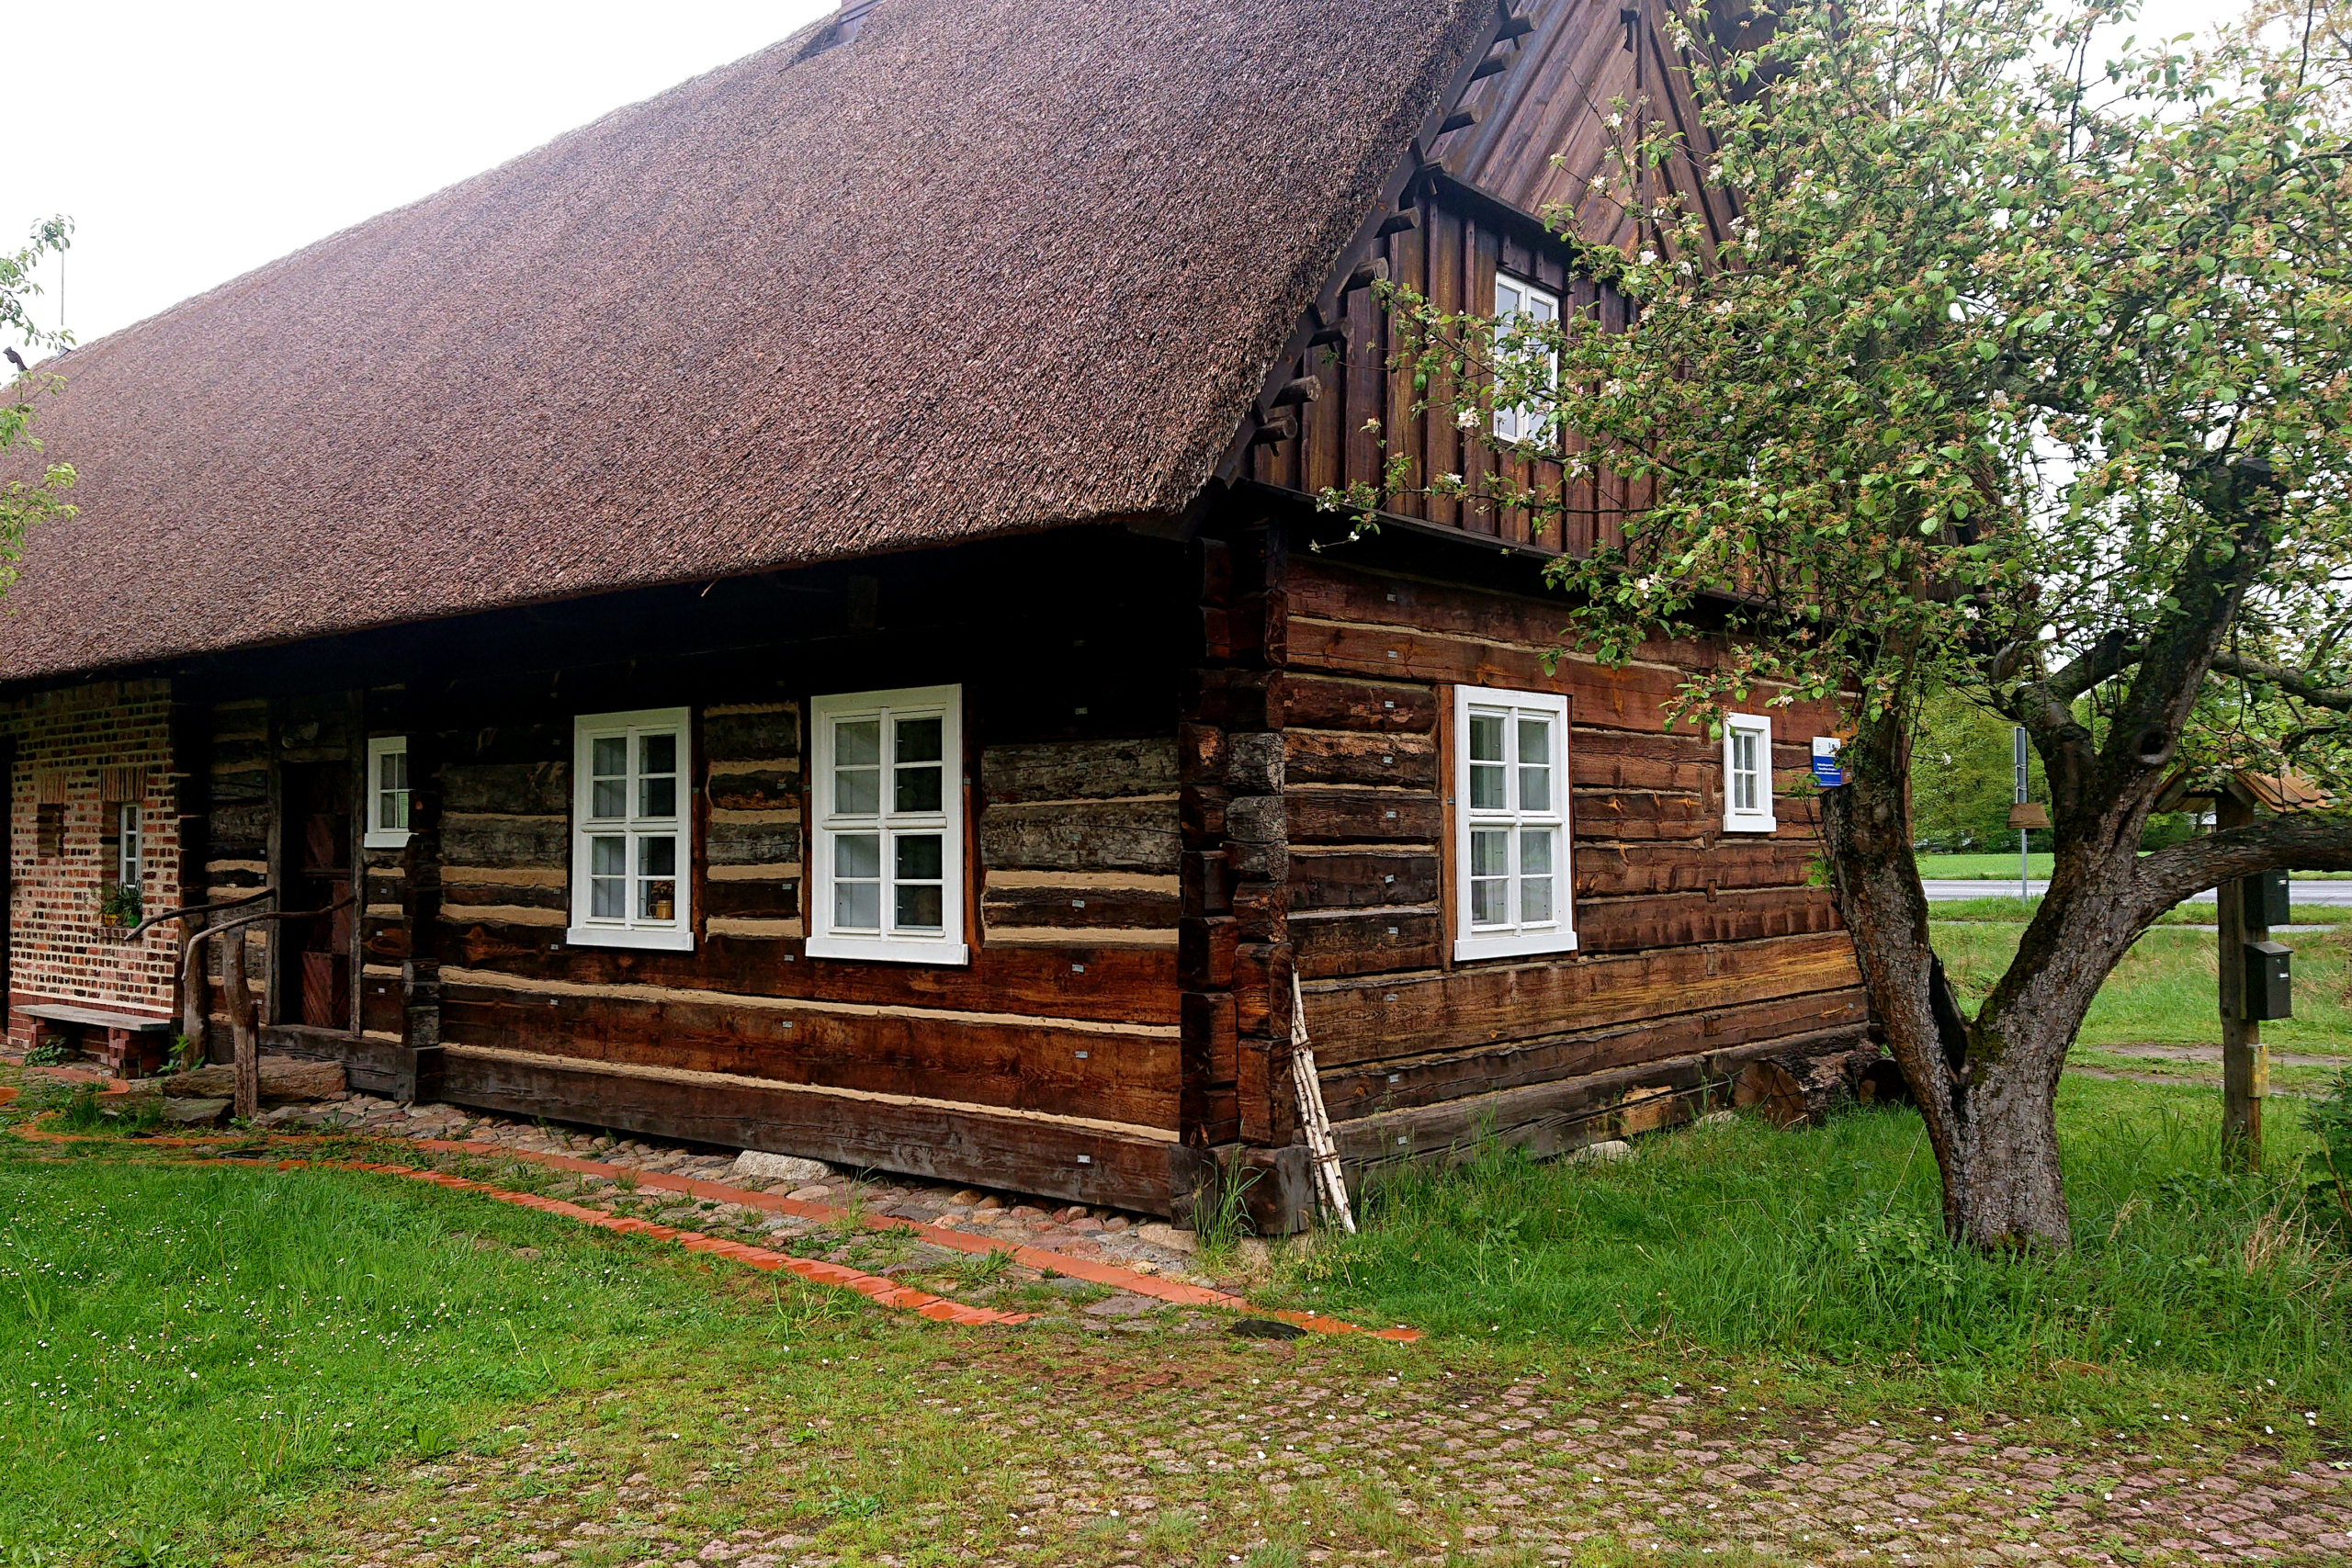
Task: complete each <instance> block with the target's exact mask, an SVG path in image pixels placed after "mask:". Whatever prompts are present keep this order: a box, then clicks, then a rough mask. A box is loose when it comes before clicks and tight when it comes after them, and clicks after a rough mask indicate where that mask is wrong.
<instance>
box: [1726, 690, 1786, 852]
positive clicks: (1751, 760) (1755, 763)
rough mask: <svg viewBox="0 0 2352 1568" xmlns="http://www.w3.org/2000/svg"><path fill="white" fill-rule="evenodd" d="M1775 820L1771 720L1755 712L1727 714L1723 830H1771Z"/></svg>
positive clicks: (1764, 831) (1740, 831)
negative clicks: (1773, 812)
mask: <svg viewBox="0 0 2352 1568" xmlns="http://www.w3.org/2000/svg"><path fill="white" fill-rule="evenodd" d="M1779 826H1780V824H1779V823H1777V822H1775V821H1773V820H1772V721H1771V720H1770V719H1769V718H1760V717H1758V716H1756V715H1755V714H1752V713H1734V714H1725V715H1724V832H1726V833H1770V832H1771V831H1773V830H1774V829H1776V828H1778V827H1779Z"/></svg>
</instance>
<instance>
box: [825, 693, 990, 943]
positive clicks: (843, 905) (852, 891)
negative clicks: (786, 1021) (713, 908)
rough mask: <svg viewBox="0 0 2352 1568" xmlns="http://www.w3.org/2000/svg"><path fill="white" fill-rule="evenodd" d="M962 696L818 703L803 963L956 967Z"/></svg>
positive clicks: (877, 696) (960, 928)
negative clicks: (874, 961)
mask: <svg viewBox="0 0 2352 1568" xmlns="http://www.w3.org/2000/svg"><path fill="white" fill-rule="evenodd" d="M963 705H964V696H963V688H962V687H960V686H923V687H918V688H915V689H912V690H909V691H903V692H859V693H855V694H849V695H842V696H829V697H819V698H817V699H816V700H815V702H813V703H812V704H811V705H809V731H810V736H811V739H812V740H813V742H814V747H815V752H816V756H815V784H816V804H815V831H814V833H813V834H812V835H811V837H812V840H813V842H812V843H811V845H810V851H811V854H810V858H811V860H812V861H813V864H812V866H811V868H810V871H811V875H810V877H809V905H810V908H809V915H810V922H809V954H810V955H811V956H812V957H817V958H880V959H888V960H893V961H896V962H899V963H902V964H963V963H967V962H968V960H969V952H968V950H967V947H966V945H965V942H964V811H963V768H962V761H961V759H962V757H963Z"/></svg>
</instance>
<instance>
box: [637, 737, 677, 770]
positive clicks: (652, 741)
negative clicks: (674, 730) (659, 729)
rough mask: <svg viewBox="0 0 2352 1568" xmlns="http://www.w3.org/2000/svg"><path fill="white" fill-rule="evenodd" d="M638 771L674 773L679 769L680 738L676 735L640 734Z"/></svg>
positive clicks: (638, 739)
mask: <svg viewBox="0 0 2352 1568" xmlns="http://www.w3.org/2000/svg"><path fill="white" fill-rule="evenodd" d="M637 771H638V772H639V773H676V772H677V771H678V738H677V737H676V736H675V735H671V734H662V735H640V736H639V737H638V738H637Z"/></svg>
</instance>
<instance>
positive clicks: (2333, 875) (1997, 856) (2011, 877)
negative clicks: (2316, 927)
mask: <svg viewBox="0 0 2352 1568" xmlns="http://www.w3.org/2000/svg"><path fill="white" fill-rule="evenodd" d="M1918 858H1919V874H1920V875H1921V876H1923V877H1928V878H1935V877H1948V878H1957V879H1962V880H1966V879H1968V878H1972V877H1983V878H1985V880H1986V881H1990V882H2000V881H2003V880H2005V879H2006V880H2007V881H2010V882H2015V881H2016V880H2017V879H2018V852H2017V851H2015V850H2010V851H2009V852H2007V853H2006V854H2005V853H2002V852H1998V851H1996V852H1993V853H1991V854H1981V855H1921V856H1919V857H1918ZM2052 858H2053V857H2052V856H2051V855H2049V854H2048V853H2046V852H2045V853H2036V854H2033V855H2030V856H2028V857H2027V860H2028V863H2030V865H2031V866H2032V867H2033V875H2032V878H2031V880H2034V881H2037V882H2039V881H2043V880H2046V879H2047V878H2048V877H2049V875H2050V867H2051V863H2052ZM2294 877H2295V880H2296V881H2298V882H2310V881H2340V880H2343V879H2344V878H2346V877H2352V872H2343V871H2299V872H2296V873H2295V874H2294Z"/></svg>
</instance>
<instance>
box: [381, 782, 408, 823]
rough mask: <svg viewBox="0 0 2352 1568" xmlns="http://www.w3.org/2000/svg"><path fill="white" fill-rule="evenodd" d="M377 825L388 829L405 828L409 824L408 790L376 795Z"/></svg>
mask: <svg viewBox="0 0 2352 1568" xmlns="http://www.w3.org/2000/svg"><path fill="white" fill-rule="evenodd" d="M376 826H377V827H379V828H386V829H404V828H406V827H407V826H408V792H407V791H406V790H401V791H399V792H397V793H394V794H386V795H378V796H377V797H376Z"/></svg>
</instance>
